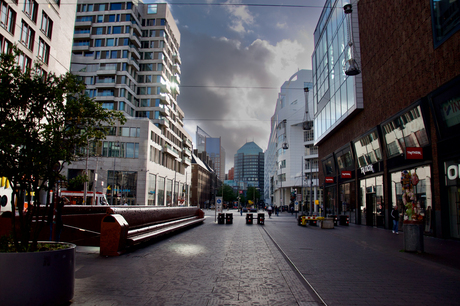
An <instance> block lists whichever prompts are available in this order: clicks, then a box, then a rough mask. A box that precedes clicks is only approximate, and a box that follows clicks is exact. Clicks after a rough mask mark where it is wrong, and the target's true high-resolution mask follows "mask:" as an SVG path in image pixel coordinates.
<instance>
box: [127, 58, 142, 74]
mask: <svg viewBox="0 0 460 306" xmlns="http://www.w3.org/2000/svg"><path fill="white" fill-rule="evenodd" d="M129 65H131V66H133V67H134V68H136V69H137V71H139V70H141V69H140V68H139V63H138V62H137V61H136V60H135V59H130V60H129Z"/></svg>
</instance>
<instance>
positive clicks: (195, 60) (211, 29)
mask: <svg viewBox="0 0 460 306" xmlns="http://www.w3.org/2000/svg"><path fill="white" fill-rule="evenodd" d="M143 2H144V3H165V2H168V3H169V4H170V10H171V12H172V15H173V17H174V19H175V20H176V23H177V26H178V28H179V31H180V33H181V41H180V49H179V53H180V56H181V60H182V65H181V72H182V74H181V84H180V95H179V98H178V104H179V106H180V108H181V109H182V110H183V111H184V114H185V118H184V127H185V129H186V131H187V132H188V133H189V135H190V136H191V137H192V139H193V142H194V148H195V147H196V146H195V133H196V127H197V126H199V127H200V128H202V129H203V130H204V131H206V132H207V133H208V134H209V135H211V136H212V137H221V139H222V146H223V147H224V149H225V152H226V166H225V173H227V172H228V170H229V169H230V167H233V159H234V155H235V154H236V152H237V150H238V149H239V148H241V147H242V146H243V145H244V144H245V143H246V142H251V141H254V142H255V143H256V144H257V145H258V146H259V147H260V148H261V149H262V150H263V151H265V150H266V149H267V145H268V139H269V136H270V119H271V117H272V116H273V114H274V111H275V106H276V101H277V97H278V93H279V92H280V88H281V86H282V85H283V83H284V82H285V81H288V80H289V78H290V77H291V76H292V75H293V74H294V73H296V72H297V71H298V70H299V69H311V55H312V53H313V49H314V40H313V33H314V30H315V27H316V24H317V22H318V19H319V16H320V14H321V11H322V8H323V6H324V3H325V0H286V1H282V0H227V1H224V0H169V1H155V0H144V1H143ZM218 4H226V5H218ZM243 4H246V5H243ZM280 5H285V6H284V7H281V6H280ZM288 6H290V7H288ZM293 6H295V7H293ZM299 6H305V7H299Z"/></svg>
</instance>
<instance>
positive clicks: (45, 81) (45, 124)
mask: <svg viewBox="0 0 460 306" xmlns="http://www.w3.org/2000/svg"><path fill="white" fill-rule="evenodd" d="M20 52H21V51H19V50H18V49H17V48H16V47H14V48H13V52H12V53H11V54H1V55H0V110H1V116H0V135H2V136H1V137H0V171H1V174H2V176H5V177H7V178H8V180H9V181H10V183H11V187H12V189H13V196H12V199H11V206H12V210H13V211H12V213H13V214H12V222H13V228H16V225H15V220H16V218H14V216H15V210H16V207H15V205H14V201H15V200H14V199H16V200H17V212H18V214H19V223H20V224H19V228H20V231H19V233H17V232H16V231H15V230H14V231H13V238H14V246H15V249H16V250H17V251H30V250H34V249H36V248H37V243H36V241H37V238H38V234H39V232H40V229H41V228H42V227H43V225H44V222H45V221H46V216H47V210H48V208H49V205H50V192H49V191H50V190H51V189H52V188H53V186H55V183H56V182H57V180H62V179H63V178H62V177H60V175H59V172H60V170H61V169H62V166H63V164H64V163H71V162H72V161H74V160H76V159H77V158H79V157H80V154H83V151H82V150H79V149H80V148H85V147H86V146H87V144H88V142H89V140H99V139H103V138H105V134H106V132H105V130H104V129H101V128H100V127H101V126H107V127H108V126H110V125H113V124H114V123H115V122H116V121H117V120H118V121H120V122H121V123H122V124H123V123H124V122H125V120H126V119H125V118H124V116H123V115H122V114H121V113H120V112H114V111H108V110H105V109H103V108H102V106H101V104H99V103H97V102H95V101H94V100H92V99H90V98H89V97H87V96H86V95H85V94H84V90H85V85H84V84H83V83H82V82H80V81H78V79H77V77H76V76H74V75H72V74H70V73H67V74H64V75H60V76H58V75H55V74H53V73H49V74H47V75H42V74H41V73H39V71H41V69H39V68H40V67H39V66H38V65H36V66H35V67H34V68H35V69H31V70H27V71H26V72H23V71H22V70H21V68H20V67H19V66H18V65H17V64H16V61H15V58H17V56H19V54H20ZM40 191H42V192H47V200H46V203H40V197H39V196H38V195H39V192H40ZM32 193H35V195H36V196H35V199H34V203H33V204H34V205H28V207H27V209H23V208H24V198H25V197H24V194H32ZM29 201H30V200H29ZM29 204H31V203H29ZM40 204H46V205H45V207H46V209H44V210H42V211H44V212H42V213H41V214H42V215H41V216H39V211H40V209H39V206H40ZM33 219H35V220H39V222H32V220H33ZM30 240H33V241H34V242H33V243H32V244H29V241H30Z"/></svg>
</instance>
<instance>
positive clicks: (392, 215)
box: [391, 205, 399, 235]
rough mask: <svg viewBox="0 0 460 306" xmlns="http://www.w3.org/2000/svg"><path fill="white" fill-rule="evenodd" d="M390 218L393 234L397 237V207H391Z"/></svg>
mask: <svg viewBox="0 0 460 306" xmlns="http://www.w3.org/2000/svg"><path fill="white" fill-rule="evenodd" d="M391 217H392V218H393V234H396V235H399V233H398V225H399V211H398V206H396V205H395V206H393V209H392V210H391Z"/></svg>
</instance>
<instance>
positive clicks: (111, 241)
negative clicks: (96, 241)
mask: <svg viewBox="0 0 460 306" xmlns="http://www.w3.org/2000/svg"><path fill="white" fill-rule="evenodd" d="M204 219H205V218H204V212H203V211H202V210H201V209H199V208H197V207H110V208H108V209H107V215H106V216H105V217H104V218H103V219H102V222H101V238H100V240H101V243H100V254H101V256H118V255H120V254H122V253H124V252H125V251H126V250H127V248H129V247H132V246H134V245H137V244H140V243H142V242H146V241H148V240H151V239H153V238H156V237H159V236H161V235H165V234H169V233H172V232H174V231H177V230H181V229H184V228H187V227H190V226H193V225H195V224H200V223H203V221H204Z"/></svg>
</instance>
